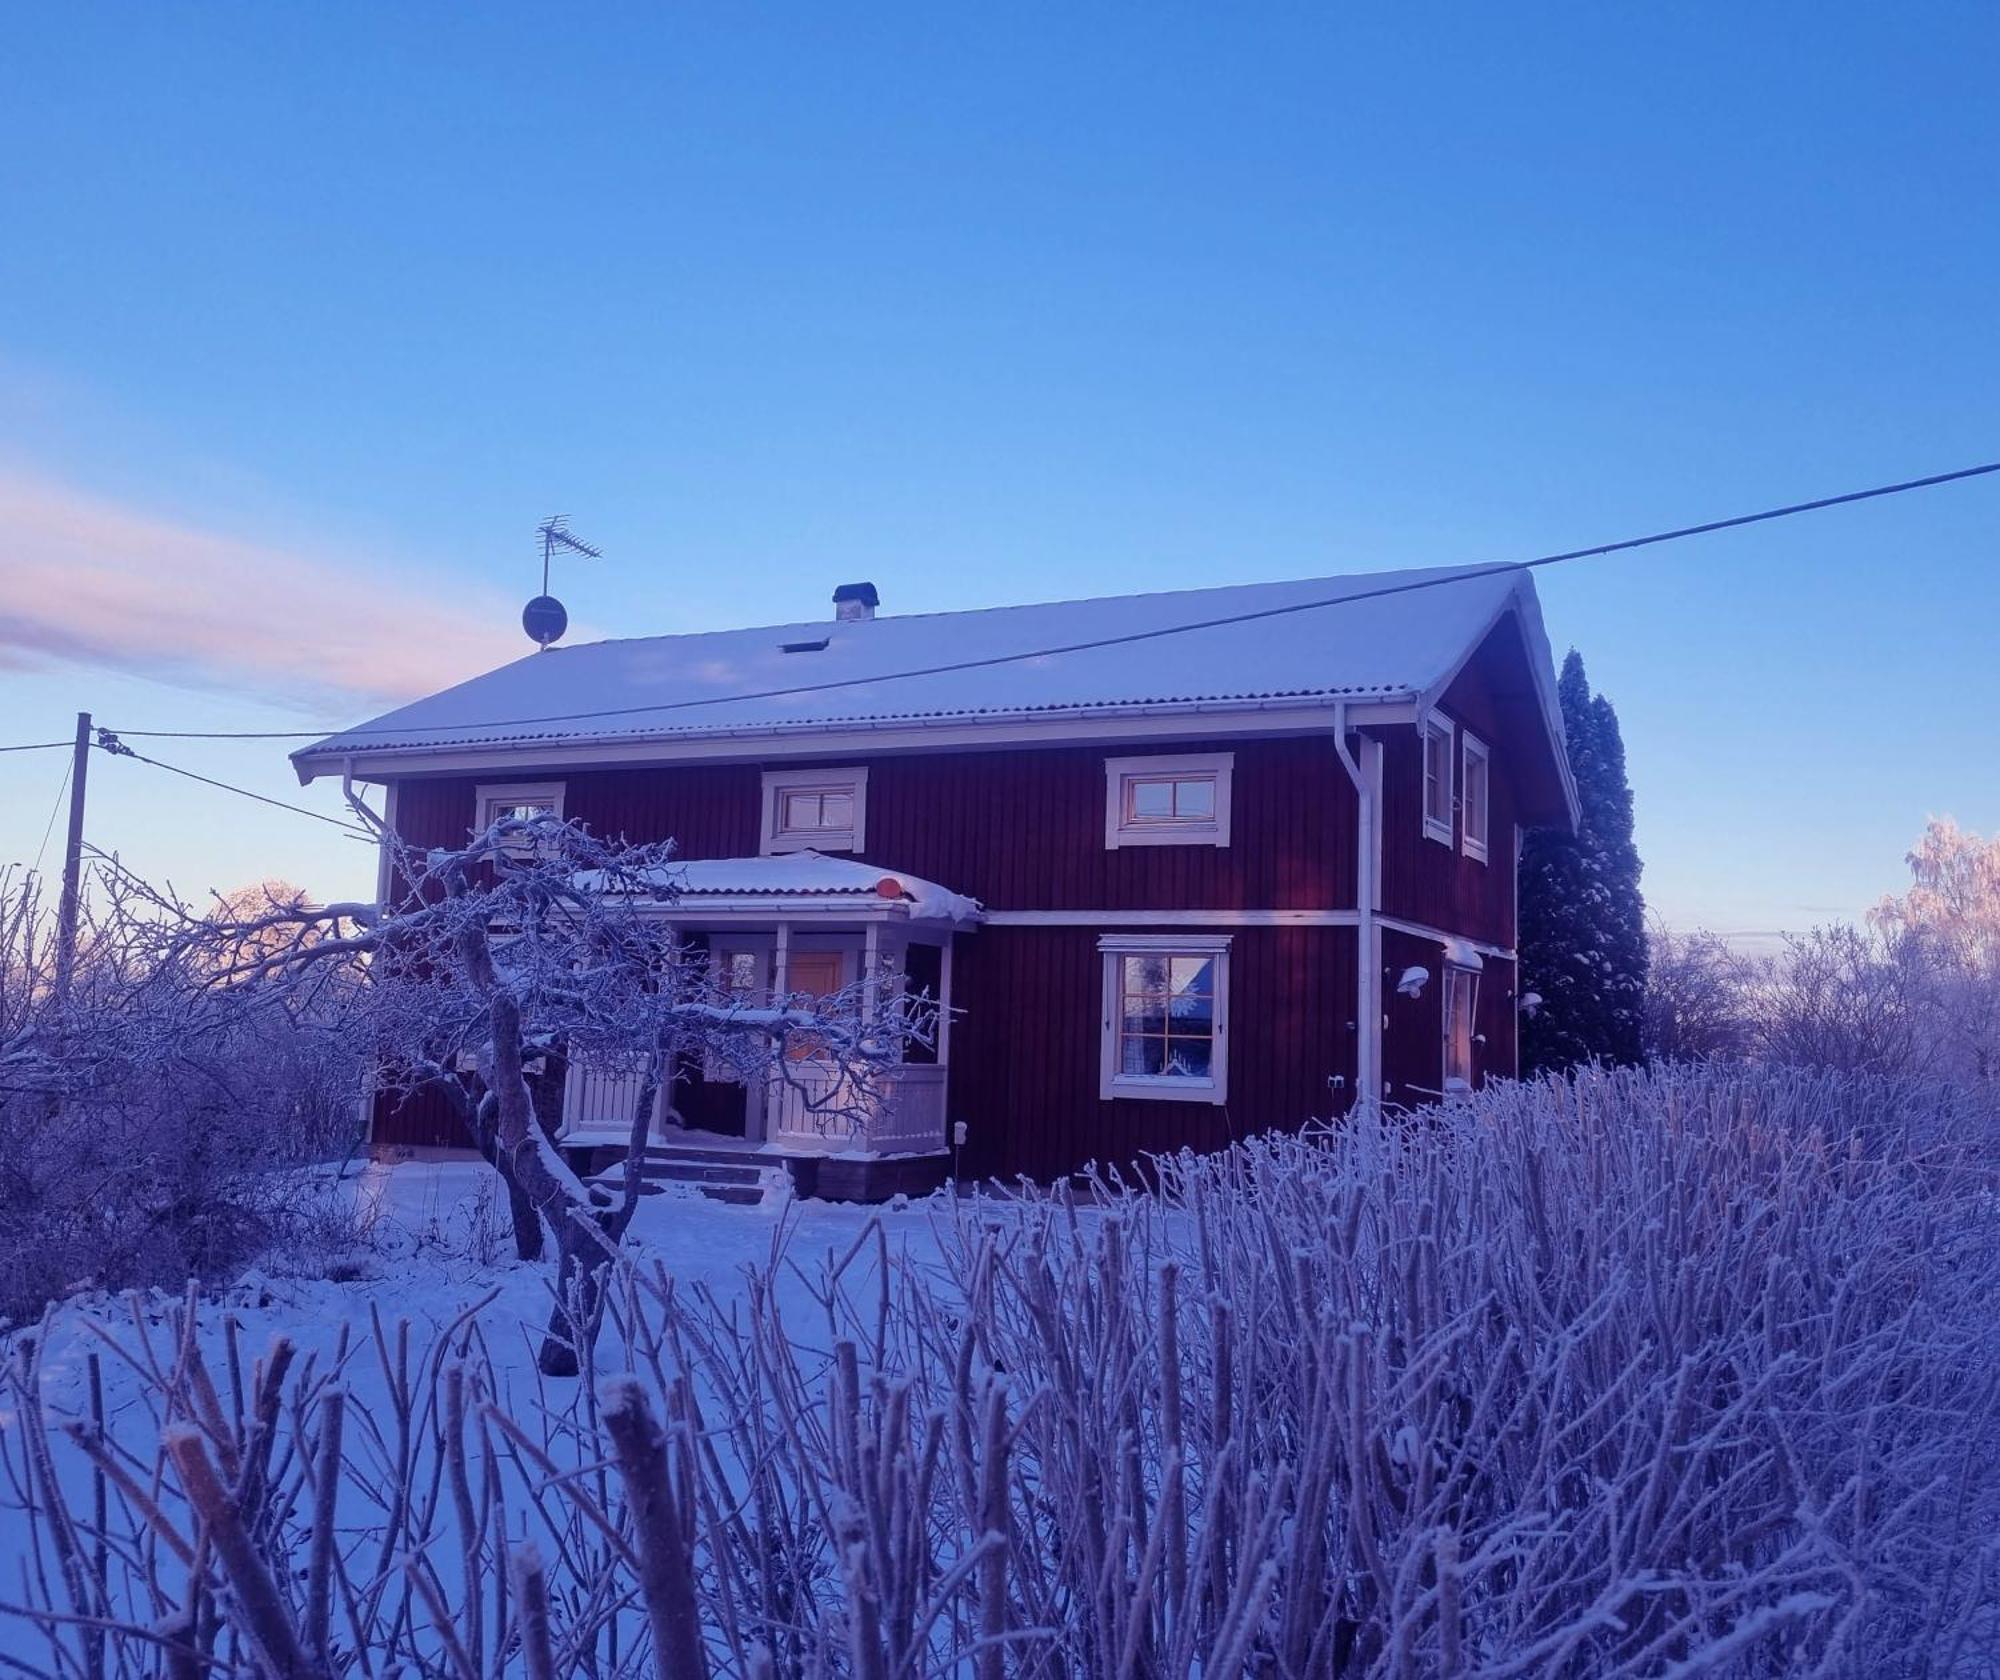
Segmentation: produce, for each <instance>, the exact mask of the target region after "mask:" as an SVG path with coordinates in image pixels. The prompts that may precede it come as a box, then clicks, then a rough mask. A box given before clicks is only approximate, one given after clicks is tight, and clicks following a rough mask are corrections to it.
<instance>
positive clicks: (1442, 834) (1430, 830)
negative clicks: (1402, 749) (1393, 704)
mask: <svg viewBox="0 0 2000 1680" xmlns="http://www.w3.org/2000/svg"><path fill="white" fill-rule="evenodd" d="M1455 733H1456V731H1455V729H1454V726H1453V724H1452V721H1451V719H1450V718H1448V717H1446V716H1445V715H1444V714H1443V713H1442V712H1433V713H1431V715H1430V716H1429V717H1427V718H1425V719H1424V721H1423V725H1422V727H1421V728H1420V729H1419V730H1418V731H1417V744H1418V746H1419V748H1420V749H1421V757H1420V758H1419V760H1418V763H1417V778H1418V795H1419V798H1420V799H1421V801H1422V806H1423V813H1424V838H1425V839H1427V840H1436V841H1438V842H1439V843H1440V844H1442V845H1446V846H1449V845H1450V844H1451V840H1452V834H1451V809H1452V801H1453V800H1454V799H1455V798H1456V797H1457V794H1458V790H1457V788H1456V787H1454V786H1453V781H1454V776H1453V771H1454V769H1455V767H1456V764H1457V759H1458V754H1457V752H1456V750H1455V748H1456V744H1457V743H1456V741H1455V739H1454V736H1455ZM1433 740H1442V741H1443V742H1444V751H1443V752H1442V753H1441V754H1440V755H1439V762H1440V765H1441V780H1440V783H1439V788H1438V791H1439V794H1440V795H1441V797H1442V800H1443V805H1444V814H1443V815H1442V816H1440V815H1439V814H1438V813H1437V812H1435V811H1433V810H1432V809H1431V742H1432V741H1433Z"/></svg>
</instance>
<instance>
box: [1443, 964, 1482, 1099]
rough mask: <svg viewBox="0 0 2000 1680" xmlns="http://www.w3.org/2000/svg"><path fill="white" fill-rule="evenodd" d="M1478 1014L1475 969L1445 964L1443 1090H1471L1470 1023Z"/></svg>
mask: <svg viewBox="0 0 2000 1680" xmlns="http://www.w3.org/2000/svg"><path fill="white" fill-rule="evenodd" d="M1478 1013H1479V974H1478V971H1477V970H1476V969H1470V968H1460V967H1458V966H1457V965H1456V964H1452V963H1448V964H1446V965H1445V971H1444V1088H1445V1089H1446V1090H1447V1091H1469V1090H1471V1089H1472V1034H1473V1023H1474V1021H1475V1020H1476V1018H1477V1016H1478Z"/></svg>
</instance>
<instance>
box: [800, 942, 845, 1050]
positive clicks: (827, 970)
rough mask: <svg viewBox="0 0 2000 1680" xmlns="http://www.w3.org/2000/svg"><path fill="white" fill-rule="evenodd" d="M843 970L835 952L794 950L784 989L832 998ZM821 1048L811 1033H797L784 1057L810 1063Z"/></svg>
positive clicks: (837, 989) (839, 958)
mask: <svg viewBox="0 0 2000 1680" xmlns="http://www.w3.org/2000/svg"><path fill="white" fill-rule="evenodd" d="M845 971H846V970H845V964H844V963H843V962H842V960H841V955H840V953H839V952H838V951H794V952H792V953H791V961H790V962H789V963H788V964H787V965H786V975H785V989H786V990H787V991H788V992H791V993H793V994H794V995H799V994H802V995H804V996H805V997H809V998H823V997H831V996H832V995H833V994H834V993H835V992H837V991H839V990H840V988H841V985H842V980H841V976H842V975H843V974H844V973H845ZM822 1048H823V1047H822V1045H821V1044H820V1041H819V1040H818V1039H817V1038H815V1037H814V1036H813V1035H812V1034H810V1033H800V1034H797V1035H796V1036H794V1037H793V1039H792V1041H791V1043H790V1045H789V1046H788V1048H787V1050H786V1055H787V1056H788V1057H789V1058H790V1059H791V1060H792V1061H795V1062H804V1061H810V1060H811V1059H812V1058H813V1057H814V1056H817V1055H819V1054H820V1052H821V1050H822Z"/></svg>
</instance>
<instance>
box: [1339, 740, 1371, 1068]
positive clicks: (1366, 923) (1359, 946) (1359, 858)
mask: <svg viewBox="0 0 2000 1680" xmlns="http://www.w3.org/2000/svg"><path fill="white" fill-rule="evenodd" d="M1333 748H1334V751H1335V752H1337V753H1338V754H1339V755H1340V767H1341V768H1342V769H1343V770H1345V771H1346V772H1347V779H1348V780H1349V781H1350V782H1352V783H1353V784H1354V799H1355V808H1356V812H1357V816H1356V823H1355V846H1354V908H1355V912H1356V925H1355V930H1354V933H1355V959H1354V1027H1355V1043H1354V1084H1355V1100H1356V1101H1357V1102H1379V1101H1380V1100H1381V1096H1382V961H1381V956H1380V953H1379V951H1378V949H1377V947H1378V944H1379V942H1380V938H1381V934H1380V930H1379V927H1378V925H1377V923H1376V920H1375V910H1376V899H1377V897H1378V889H1377V886H1376V881H1375V859H1376V850H1375V787H1374V781H1373V778H1372V777H1370V776H1367V775H1364V774H1363V772H1362V769H1361V766H1360V765H1359V764H1358V763H1356V762H1355V758H1354V754H1353V753H1352V752H1351V751H1349V750H1348V745H1347V702H1346V701H1344V700H1343V701H1341V702H1339V703H1338V704H1336V705H1335V707H1334V709H1333Z"/></svg>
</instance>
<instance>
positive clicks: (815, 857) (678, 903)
mask: <svg viewBox="0 0 2000 1680" xmlns="http://www.w3.org/2000/svg"><path fill="white" fill-rule="evenodd" d="M656 876H657V880H658V884H659V885H660V887H661V888H662V889H664V890H666V891H669V892H671V893H672V895H673V904H672V907H671V908H670V909H669V911H668V914H669V915H671V914H673V913H674V911H675V910H680V911H682V912H683V913H696V911H697V907H699V908H706V909H716V910H729V911H742V910H758V911H767V910H768V911H771V912H773V913H777V914H782V913H784V912H785V911H786V910H787V909H793V910H797V909H813V910H833V911H842V910H845V911H847V912H849V913H852V914H857V915H858V914H862V913H864V912H873V913H876V914H885V913H886V914H890V915H893V916H897V917H902V918H907V919H909V920H911V921H925V922H952V923H959V924H965V923H972V922H977V921H978V920H979V918H980V916H981V914H982V907H981V905H980V903H979V900H977V899H976V898H967V897H966V896H965V895H964V894H963V893H955V892H952V891H951V890H950V889H948V888H946V887H941V886H939V885H938V884H937V883H936V882H935V881H926V880H924V879H923V878H922V877H921V876H917V875H911V874H909V873H907V872H906V871H904V870H900V869H884V868H882V867H881V866H880V865H879V864H872V863H857V862H856V861H854V860H853V859H852V858H837V857H828V856H827V855H826V854H825V853H823V852H812V851H804V852H785V853H782V854H780V855H778V856H775V857H740V858H696V859H691V860H690V861H688V862H686V863H674V864H669V865H668V866H667V867H666V868H664V869H661V870H658V871H656ZM583 879H584V882H585V884H588V877H587V876H586V877H584V878H583Z"/></svg>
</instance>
